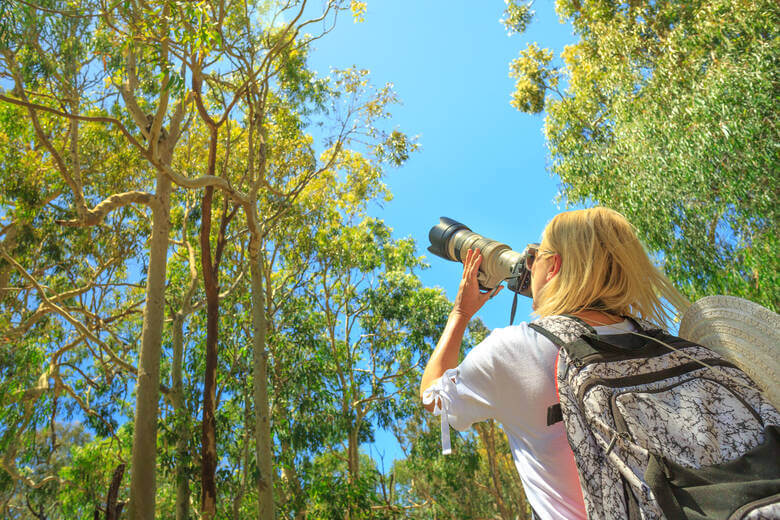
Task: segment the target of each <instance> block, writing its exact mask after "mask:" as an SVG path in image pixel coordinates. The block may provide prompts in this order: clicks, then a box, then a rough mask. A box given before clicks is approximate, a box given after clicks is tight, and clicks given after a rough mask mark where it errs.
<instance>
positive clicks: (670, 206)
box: [505, 0, 780, 310]
mask: <svg viewBox="0 0 780 520" xmlns="http://www.w3.org/2000/svg"><path fill="white" fill-rule="evenodd" d="M556 7H557V10H558V13H559V14H560V16H561V18H562V19H564V20H567V21H569V22H570V23H571V24H572V26H573V28H574V32H575V34H576V35H577V36H578V37H579V40H578V41H577V42H576V43H575V44H573V45H570V46H568V47H566V49H565V50H564V52H563V53H562V56H561V58H562V60H563V64H562V66H560V67H555V66H553V65H552V63H553V53H552V52H551V51H549V50H545V49H541V48H539V47H538V46H536V45H535V44H532V45H529V46H528V47H527V48H526V49H525V50H524V51H522V52H521V53H520V56H519V57H518V58H517V59H516V60H515V61H513V62H512V64H511V66H510V71H511V74H512V75H513V76H515V77H516V78H517V87H516V90H515V93H514V96H513V100H512V104H513V106H515V107H516V108H517V109H519V110H522V111H525V112H529V113H538V112H540V111H541V110H543V109H544V110H545V111H546V114H547V115H546V119H545V135H546V136H547V140H548V145H549V148H550V153H551V156H552V164H551V171H552V173H554V174H556V175H558V176H559V177H560V179H561V181H562V183H563V184H562V187H561V195H562V196H564V197H565V198H566V200H567V201H568V202H569V203H585V204H590V203H599V204H604V205H608V206H610V207H613V208H615V209H617V210H619V211H621V212H622V213H624V214H625V215H626V216H627V217H628V219H629V220H630V221H631V222H632V223H633V224H634V225H635V226H636V228H637V230H638V232H639V234H640V236H641V238H642V239H643V240H644V241H645V242H646V244H647V245H648V246H649V247H650V248H651V249H652V250H654V251H657V252H658V255H659V258H660V259H661V260H662V262H663V267H664V270H665V271H666V273H667V274H668V275H669V276H670V277H671V279H672V280H673V281H675V282H676V283H677V285H678V286H679V287H680V288H681V289H682V290H683V292H684V293H686V294H687V295H688V296H689V297H690V298H692V299H697V298H699V297H701V296H704V295H706V294H721V293H726V294H733V295H736V296H741V297H745V298H749V299H751V300H754V301H756V302H758V303H760V304H762V305H765V306H767V307H769V308H772V309H775V310H777V309H778V308H780V300H778V292H777V284H778V274H777V273H778V267H780V243H778V236H777V233H776V227H777V224H778V207H780V205H779V204H778V193H779V192H780V185H779V184H778V182H779V179H778V176H777V174H776V172H777V171H778V152H777V142H778V129H777V101H776V95H775V92H776V85H777V80H778V78H777V70H778V69H777V56H778V50H779V49H778V45H780V44H779V43H778V41H780V40H778V38H777V34H778V33H777V28H778V26H779V25H778V22H779V21H780V9H779V8H778V6H777V3H776V2H771V1H768V0H760V1H757V2H743V1H739V0H716V1H714V2H703V1H694V2H673V1H661V2H649V1H641V2H612V3H605V2H595V1H594V2H591V1H585V2H580V1H575V0H558V1H557V3H556ZM531 14H532V13H531V12H530V6H529V4H526V3H521V2H519V1H517V0H511V1H510V2H508V15H507V17H506V20H505V21H506V22H507V26H508V28H509V29H510V31H512V30H519V31H522V30H523V29H524V28H525V25H526V24H527V22H528V21H529V20H530V16H531ZM518 20H520V21H521V22H523V23H514V22H516V21H518Z"/></svg>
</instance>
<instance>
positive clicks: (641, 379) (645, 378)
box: [575, 358, 737, 406]
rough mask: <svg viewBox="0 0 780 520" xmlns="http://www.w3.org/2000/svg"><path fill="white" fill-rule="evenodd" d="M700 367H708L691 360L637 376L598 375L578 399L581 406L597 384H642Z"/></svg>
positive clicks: (715, 362) (716, 361) (720, 362)
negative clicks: (610, 376) (604, 376)
mask: <svg viewBox="0 0 780 520" xmlns="http://www.w3.org/2000/svg"><path fill="white" fill-rule="evenodd" d="M701 362H702V363H706V364H707V365H709V366H710V367H713V366H721V367H724V368H737V366H736V365H734V363H731V362H729V361H726V360H724V359H721V358H708V359H703V360H701ZM575 366H576V365H575ZM700 368H701V369H703V368H707V367H704V366H702V365H700V364H699V363H698V362H694V361H690V362H688V363H683V364H682V365H677V366H676V367H672V368H667V369H664V370H658V371H656V372H648V373H646V374H639V375H635V376H626V377H615V378H603V377H598V378H594V379H590V380H588V381H587V382H586V383H585V384H584V385H583V386H582V387H581V388H580V391H579V392H578V393H577V401H578V402H579V403H580V406H582V405H583V398H584V397H585V394H586V393H587V392H588V390H590V389H591V388H593V387H594V386H596V385H600V386H607V387H610V388H615V387H619V386H634V385H641V384H644V383H652V382H653V381H658V380H662V379H666V378H669V377H677V376H681V375H684V374H687V373H688V372H693V371H694V370H697V369H700Z"/></svg>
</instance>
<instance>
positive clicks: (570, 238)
mask: <svg viewBox="0 0 780 520" xmlns="http://www.w3.org/2000/svg"><path fill="white" fill-rule="evenodd" d="M540 250H547V251H550V252H553V253H556V254H558V255H560V257H561V268H560V271H559V272H558V274H557V275H556V276H554V277H553V278H552V279H551V280H550V281H549V282H547V283H546V284H545V285H544V287H543V288H542V289H541V290H540V291H539V294H538V295H534V299H535V300H536V314H537V315H539V316H550V315H556V314H574V313H577V312H580V311H585V310H596V311H603V312H607V313H610V314H616V315H618V316H633V317H637V318H642V319H645V320H647V321H650V322H652V323H654V324H656V325H658V326H661V327H666V326H667V325H668V324H670V323H671V321H672V320H673V318H674V314H675V312H673V311H670V310H669V309H668V308H666V307H664V305H663V303H662V302H661V297H663V298H665V299H666V301H667V302H669V303H670V304H671V305H672V306H674V307H675V308H676V309H677V313H680V314H681V313H682V312H683V311H684V310H685V309H686V308H687V307H688V306H689V305H690V302H689V301H688V300H687V299H686V298H685V297H684V296H682V295H681V294H680V292H679V291H678V290H677V289H676V288H675V287H674V285H672V283H671V282H670V281H669V280H668V279H667V278H666V276H664V275H663V274H662V273H661V272H660V271H659V270H658V269H657V268H656V267H655V266H654V265H653V263H652V262H651V261H650V258H649V257H648V256H647V253H646V252H645V249H644V247H643V246H642V244H641V243H640V242H639V239H638V238H637V236H636V232H635V231H634V228H633V226H631V224H630V223H629V222H628V221H627V220H626V218H625V217H624V216H623V215H621V214H620V213H618V212H617V211H614V210H611V209H608V208H603V207H596V208H590V209H583V210H575V211H567V212H564V213H560V214H558V215H556V216H555V217H554V218H553V219H552V220H551V221H550V223H549V224H547V227H546V228H545V230H544V233H543V235H542V244H541V247H540Z"/></svg>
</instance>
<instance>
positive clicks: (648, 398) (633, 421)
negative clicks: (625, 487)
mask: <svg viewBox="0 0 780 520" xmlns="http://www.w3.org/2000/svg"><path fill="white" fill-rule="evenodd" d="M610 405H611V406H610V407H611V409H612V414H613V417H614V419H615V425H616V428H617V430H618V431H619V432H625V433H627V434H628V435H629V436H630V438H631V440H632V441H633V442H634V443H635V444H637V445H639V446H643V447H644V448H645V449H647V450H648V451H649V452H650V453H656V454H662V455H663V456H664V457H665V458H667V459H668V460H670V461H672V462H674V463H676V464H680V465H682V466H688V467H693V468H697V467H700V466H706V465H711V464H719V463H722V462H725V461H729V460H734V459H736V458H737V457H739V456H740V455H742V454H743V453H745V452H747V451H748V450H750V449H752V448H754V447H755V446H756V445H758V444H759V442H761V440H762V439H763V430H764V424H763V421H762V420H761V416H760V415H759V414H758V413H757V412H756V410H754V409H753V407H752V406H751V405H750V404H749V403H748V402H747V401H745V400H744V399H743V398H742V397H741V396H739V395H738V394H736V393H735V392H733V391H732V390H731V389H730V388H729V387H728V386H726V385H725V384H723V383H722V382H720V381H716V380H714V379H709V378H706V377H701V376H699V377H695V376H693V377H687V378H685V379H682V380H679V381H677V382H675V383H672V384H669V385H665V386H663V387H660V388H650V389H648V388H647V386H645V387H643V388H642V389H641V390H638V389H634V390H623V391H621V392H617V393H615V394H613V395H612V397H611V403H610Z"/></svg>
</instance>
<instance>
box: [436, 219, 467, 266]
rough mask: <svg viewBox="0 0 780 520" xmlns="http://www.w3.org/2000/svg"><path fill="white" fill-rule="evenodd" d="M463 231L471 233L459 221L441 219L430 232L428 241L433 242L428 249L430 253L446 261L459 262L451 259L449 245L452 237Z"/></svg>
mask: <svg viewBox="0 0 780 520" xmlns="http://www.w3.org/2000/svg"><path fill="white" fill-rule="evenodd" d="M463 229H465V230H466V231H471V229H469V228H468V227H467V226H466V225H465V224H461V223H460V222H458V221H457V220H453V219H451V218H447V217H439V223H438V224H436V225H435V226H433V227H432V228H431V230H430V231H429V232H428V240H430V242H431V245H430V246H429V247H428V251H430V252H431V253H433V254H434V255H436V256H438V257H441V258H444V259H445V260H452V261H453V262H458V261H459V259H457V258H450V255H449V254H448V252H447V243H448V242H449V240H450V238H452V235H454V234H455V233H457V232H458V231H460V230H463Z"/></svg>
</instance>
